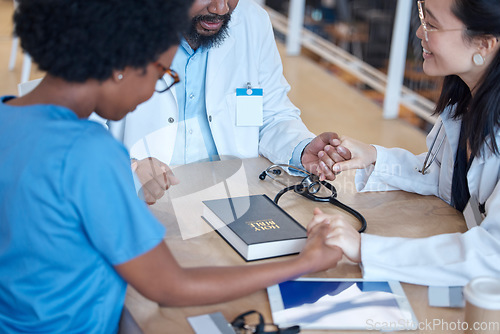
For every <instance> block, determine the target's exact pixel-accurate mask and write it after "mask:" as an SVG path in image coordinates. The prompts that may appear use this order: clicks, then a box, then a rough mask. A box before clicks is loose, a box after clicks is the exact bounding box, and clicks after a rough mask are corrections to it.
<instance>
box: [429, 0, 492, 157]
mask: <svg viewBox="0 0 500 334" xmlns="http://www.w3.org/2000/svg"><path fill="white" fill-rule="evenodd" d="M452 11H453V13H454V14H455V16H456V17H457V18H458V19H459V20H460V21H462V22H463V23H464V25H465V26H466V27H467V30H465V32H464V38H465V40H466V41H472V39H473V38H474V37H481V36H496V37H497V38H498V37H499V36H500V1H498V0H455V3H454V5H453V6H452ZM471 61H472V60H471ZM473 89H474V95H472V94H471V91H470V89H469V87H468V86H467V85H466V84H465V82H463V81H462V79H461V78H460V77H458V76H457V75H449V76H446V77H445V79H444V81H443V89H442V91H441V95H440V97H439V100H438V102H437V103H436V110H435V111H436V113H438V114H441V113H442V112H443V111H444V110H445V109H446V108H447V107H451V106H453V105H455V107H456V109H455V111H454V114H453V115H452V116H453V117H454V118H462V123H463V126H464V131H465V138H467V141H468V143H469V145H470V149H471V156H480V155H481V154H485V153H486V152H481V148H482V147H483V145H484V143H485V142H487V141H488V139H490V140H491V141H490V143H489V148H490V150H491V151H492V152H493V153H494V154H497V155H498V154H499V153H500V150H499V147H498V144H497V142H496V140H495V134H496V131H497V130H498V129H499V127H500V52H497V54H496V55H495V58H494V59H493V60H492V62H491V64H490V65H489V67H488V68H487V69H486V71H485V72H484V75H483V77H482V78H481V79H480V81H479V82H478V83H477V86H476V87H473Z"/></svg>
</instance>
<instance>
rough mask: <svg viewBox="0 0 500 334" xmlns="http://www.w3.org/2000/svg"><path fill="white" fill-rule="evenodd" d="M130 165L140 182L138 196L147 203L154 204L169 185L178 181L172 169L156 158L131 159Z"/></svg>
mask: <svg viewBox="0 0 500 334" xmlns="http://www.w3.org/2000/svg"><path fill="white" fill-rule="evenodd" d="M131 166H132V170H133V171H134V172H135V173H136V175H137V177H138V178H139V181H140V182H141V184H142V188H141V190H140V191H139V197H140V198H141V199H142V200H144V201H145V202H146V203H147V204H149V205H151V204H155V203H156V201H157V200H159V199H160V198H161V197H162V196H163V195H164V194H165V191H166V190H167V189H168V188H170V186H173V185H176V184H178V183H179V179H178V178H177V177H175V175H174V173H173V172H172V170H171V169H170V168H169V167H168V166H167V165H166V164H164V163H163V162H161V161H160V160H158V159H156V158H151V157H149V158H146V159H142V160H133V162H132V164H131Z"/></svg>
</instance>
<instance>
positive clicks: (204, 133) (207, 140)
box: [170, 39, 311, 168]
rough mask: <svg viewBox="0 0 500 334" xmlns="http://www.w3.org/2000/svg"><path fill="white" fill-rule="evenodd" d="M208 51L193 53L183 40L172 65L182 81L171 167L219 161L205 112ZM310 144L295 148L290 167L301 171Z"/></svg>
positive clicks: (306, 142) (177, 87) (179, 87)
mask: <svg viewBox="0 0 500 334" xmlns="http://www.w3.org/2000/svg"><path fill="white" fill-rule="evenodd" d="M208 51H209V49H207V48H204V47H200V48H198V49H197V50H193V49H192V48H191V46H190V45H189V44H188V43H187V41H186V40H185V39H182V41H181V43H180V46H179V49H178V51H177V53H176V55H175V58H174V60H173V62H172V68H173V69H174V71H176V72H177V73H178V74H179V77H180V79H181V81H180V82H179V83H178V84H177V85H176V87H175V92H176V97H177V105H178V108H179V125H178V128H177V137H176V140H175V147H174V152H173V155H172V160H171V162H170V164H171V165H183V164H188V163H193V162H199V161H214V160H219V156H218V152H217V147H216V146H215V142H214V139H213V136H212V132H211V129H210V126H209V123H208V119H207V112H206V102H205V82H206V73H207V59H208ZM236 88H238V87H234V89H235V92H236ZM264 94H265V92H264ZM310 141H311V139H306V140H304V141H302V142H301V143H299V144H298V145H297V146H296V147H295V149H294V151H293V154H292V158H291V159H290V162H289V163H290V164H291V165H294V166H298V167H301V168H304V167H303V166H302V163H301V159H300V158H301V155H302V151H303V149H304V148H305V146H306V145H307V144H309V142H310Z"/></svg>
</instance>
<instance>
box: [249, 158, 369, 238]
mask: <svg viewBox="0 0 500 334" xmlns="http://www.w3.org/2000/svg"><path fill="white" fill-rule="evenodd" d="M283 168H289V169H293V170H296V171H298V172H301V173H304V174H306V175H307V176H306V177H304V178H303V179H302V181H300V183H299V184H295V185H292V186H287V185H286V184H284V183H283V182H281V181H280V180H279V179H277V178H276V177H275V176H279V175H281V173H282V170H283ZM266 176H269V177H270V178H271V179H273V180H274V181H276V182H278V183H280V184H282V185H284V186H285V188H283V189H281V190H280V191H279V192H278V194H276V196H275V197H274V203H276V204H278V201H279V199H280V198H281V196H283V194H285V193H286V192H287V191H290V190H293V191H295V192H296V193H297V194H299V195H302V196H304V197H305V198H307V199H309V200H311V201H315V202H329V203H331V204H333V205H335V206H337V207H339V208H341V209H342V210H344V211H346V212H348V213H350V214H351V215H353V216H354V217H356V219H357V220H359V222H360V223H361V228H360V229H359V230H358V232H359V233H361V232H364V231H365V230H366V220H365V218H364V217H363V215H362V214H360V213H359V212H358V211H356V210H354V209H353V208H351V207H349V206H347V205H345V204H344V203H342V202H340V201H339V200H337V198H336V197H337V189H335V187H334V186H333V185H332V184H330V183H328V182H326V181H320V180H319V177H318V176H317V175H314V174H312V173H310V172H308V171H307V170H304V169H302V168H299V167H295V166H291V165H286V164H276V165H271V166H269V167H267V168H266V170H264V171H263V172H262V173H261V174H260V175H259V179H261V180H265V179H266ZM322 185H323V186H325V187H326V188H327V189H328V190H330V192H331V194H330V195H329V196H318V195H316V194H317V193H318V192H319V191H320V189H321V186H322Z"/></svg>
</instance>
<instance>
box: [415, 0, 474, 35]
mask: <svg viewBox="0 0 500 334" xmlns="http://www.w3.org/2000/svg"><path fill="white" fill-rule="evenodd" d="M417 6H418V17H419V18H420V24H421V25H422V28H423V30H424V38H425V41H426V42H428V41H429V33H430V32H445V31H459V30H464V28H457V29H437V28H435V27H433V26H432V25H431V24H429V23H428V22H427V21H426V20H425V16H426V15H425V14H426V11H425V1H417ZM465 30H466V29H465Z"/></svg>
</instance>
